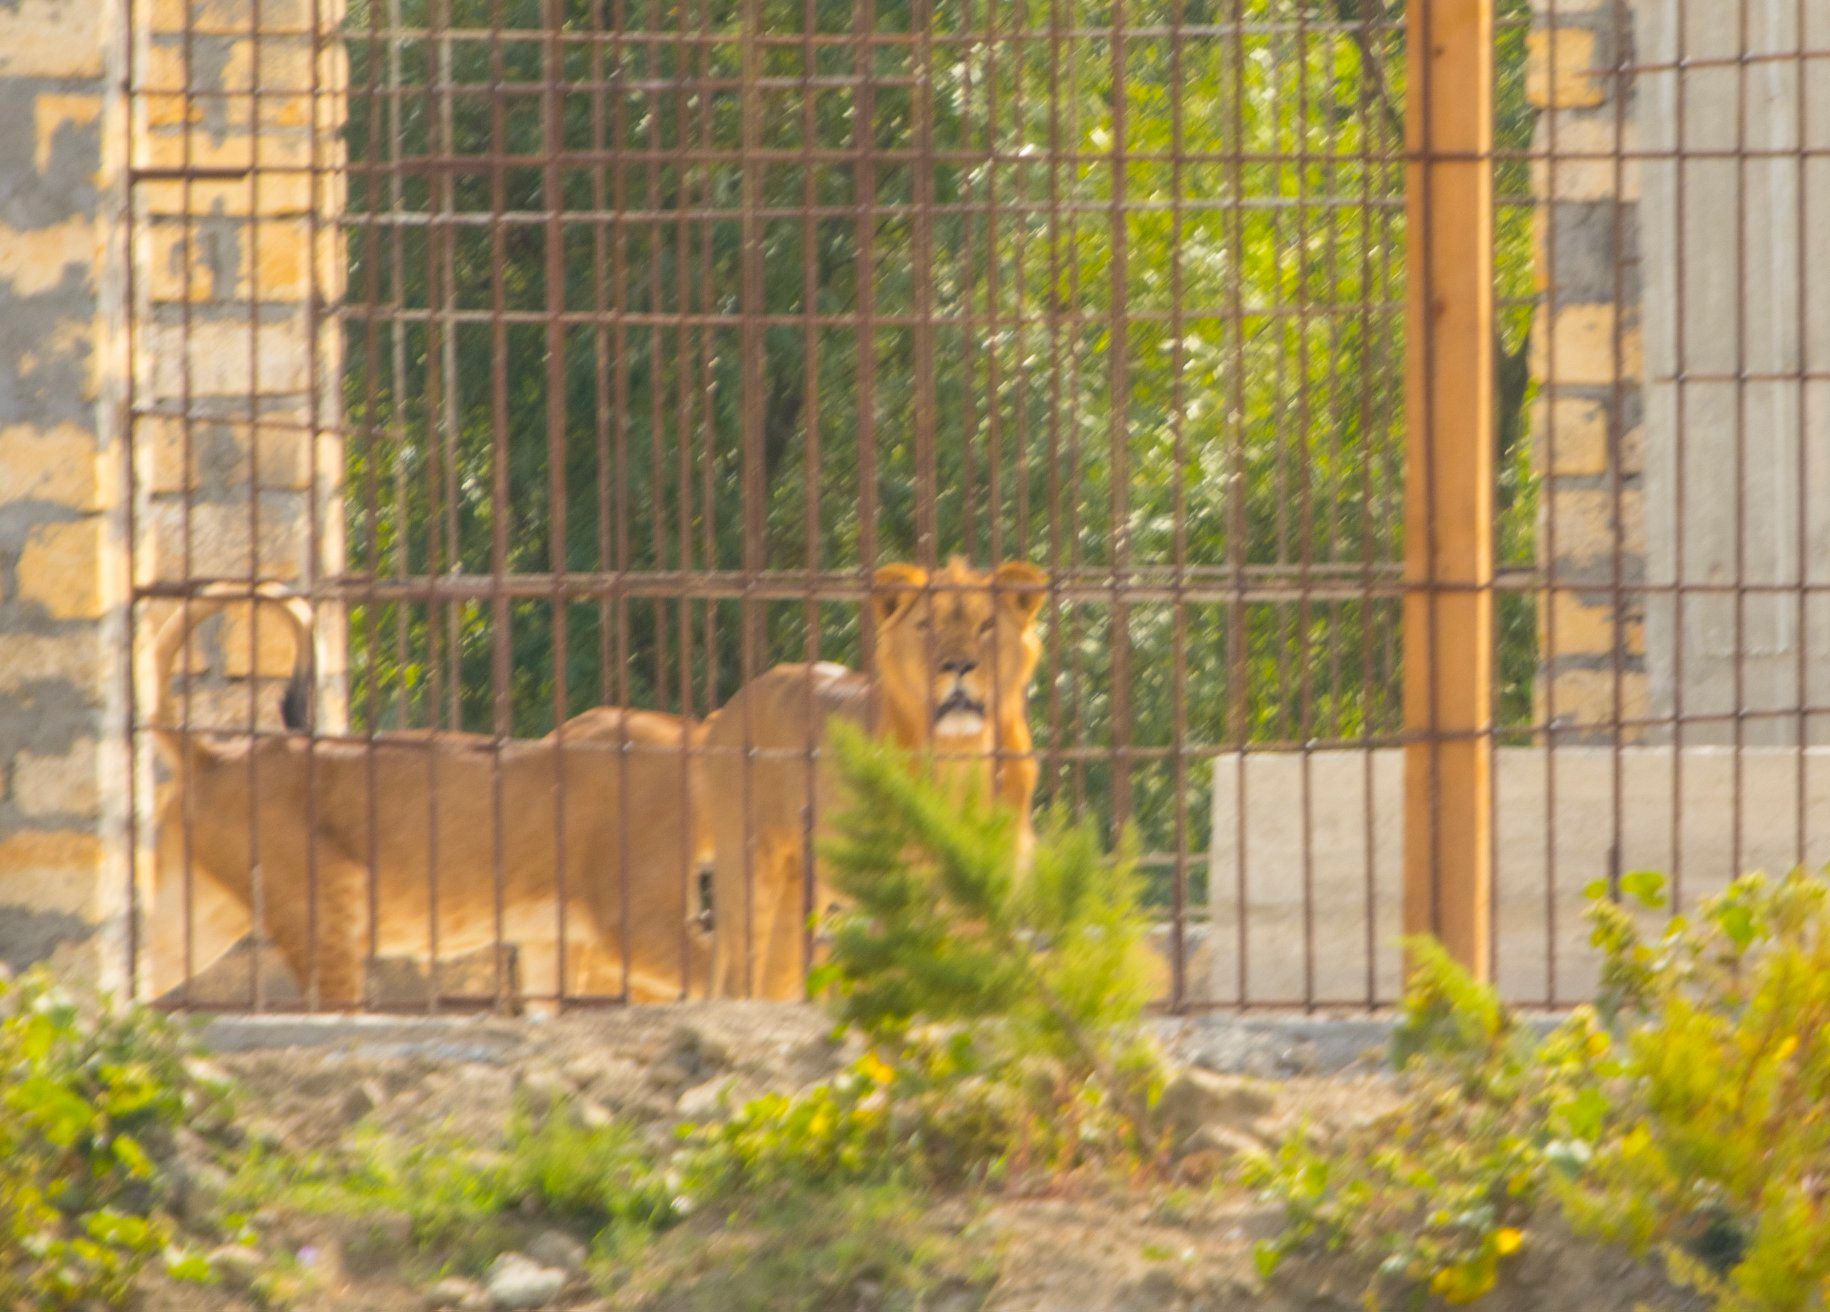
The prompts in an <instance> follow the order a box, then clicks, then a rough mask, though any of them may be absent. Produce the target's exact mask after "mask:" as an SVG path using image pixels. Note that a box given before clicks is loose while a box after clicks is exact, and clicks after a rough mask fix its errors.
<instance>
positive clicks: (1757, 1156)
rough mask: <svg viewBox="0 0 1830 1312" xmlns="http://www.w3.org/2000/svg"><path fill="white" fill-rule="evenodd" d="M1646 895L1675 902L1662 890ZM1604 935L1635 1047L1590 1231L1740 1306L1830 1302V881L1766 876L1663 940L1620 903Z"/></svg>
mask: <svg viewBox="0 0 1830 1312" xmlns="http://www.w3.org/2000/svg"><path fill="white" fill-rule="evenodd" d="M1638 891H1639V895H1640V900H1641V901H1642V902H1643V903H1644V904H1646V905H1648V906H1662V905H1663V889H1662V885H1661V884H1660V883H1659V881H1657V880H1654V879H1650V878H1646V879H1644V880H1643V881H1642V883H1641V885H1640V887H1639V890H1638ZM1594 923H1595V941H1596V942H1597V944H1599V945H1600V946H1601V947H1602V948H1603V949H1604V951H1605V953H1606V962H1607V969H1606V974H1605V992H1604V995H1603V1005H1604V1007H1605V1008H1606V1010H1607V1011H1608V1013H1609V1015H1610V1016H1611V1018H1612V1019H1613V1022H1614V1024H1615V1026H1616V1027H1617V1028H1618V1029H1619V1030H1620V1032H1621V1033H1622V1034H1623V1035H1624V1036H1625V1038H1624V1048H1625V1050H1624V1052H1623V1054H1622V1060H1621V1065H1622V1068H1623V1073H1622V1076H1621V1077H1620V1078H1617V1079H1615V1080H1613V1081H1611V1082H1610V1091H1611V1093H1612V1095H1613V1096H1612V1103H1613V1107H1612V1115H1611V1118H1610V1119H1611V1133H1609V1134H1608V1135H1607V1136H1606V1137H1605V1138H1604V1139H1602V1140H1601V1141H1600V1143H1599V1145H1598V1147H1597V1149H1596V1152H1595V1156H1594V1160H1593V1161H1591V1162H1590V1163H1589V1164H1588V1169H1587V1170H1585V1171H1584V1172H1583V1173H1582V1175H1581V1177H1580V1178H1579V1179H1578V1180H1576V1181H1575V1182H1574V1183H1573V1184H1572V1185H1571V1186H1570V1188H1569V1189H1568V1190H1567V1198H1566V1201H1567V1205H1568V1207H1569V1210H1570V1213H1571V1216H1572V1218H1573V1220H1574V1221H1575V1222H1576V1224H1577V1225H1578V1226H1579V1227H1580V1228H1582V1229H1584V1230H1586V1231H1588V1232H1589V1233H1592V1234H1595V1235H1598V1236H1602V1237H1605V1238H1608V1239H1613V1240H1618V1241H1622V1242H1625V1243H1628V1244H1631V1245H1632V1246H1633V1247H1635V1248H1636V1249H1639V1250H1641V1251H1644V1250H1647V1249H1650V1248H1654V1247H1656V1248H1657V1249H1658V1250H1659V1251H1661V1252H1662V1253H1664V1254H1665V1256H1666V1258H1667V1260H1668V1262H1669V1264H1670V1267H1671V1270H1672V1273H1673V1275H1674V1276H1676V1277H1677V1278H1678V1279H1679V1280H1680V1281H1682V1282H1683V1283H1685V1284H1688V1285H1691V1286H1692V1287H1694V1288H1696V1289H1698V1290H1700V1291H1702V1292H1704V1293H1706V1294H1708V1295H1709V1296H1710V1297H1711V1298H1712V1299H1713V1300H1714V1302H1715V1304H1716V1306H1718V1307H1720V1308H1722V1309H1725V1312H1792V1310H1794V1309H1798V1310H1800V1312H1802V1310H1803V1309H1807V1308H1822V1307H1824V1306H1825V1305H1826V1304H1827V1303H1830V1196H1827V1185H1830V1181H1827V1179H1826V1171H1827V1170H1830V1115H1827V1114H1826V1109H1827V1108H1830V885H1826V884H1825V882H1824V881H1823V880H1822V879H1819V878H1814V877H1809V876H1806V875H1803V874H1793V875H1791V876H1789V877H1787V878H1785V879H1781V880H1777V881H1773V880H1768V879H1765V878H1762V877H1760V876H1749V877H1748V878H1745V879H1742V880H1740V881H1738V882H1737V883H1735V884H1733V885H1732V886H1730V887H1729V888H1728V889H1727V890H1726V891H1725V892H1723V893H1721V894H1720V895H1718V896H1717V897H1715V898H1712V899H1711V900H1710V901H1708V902H1707V903H1705V904H1704V905H1703V906H1702V907H1701V908H1699V911H1698V914H1697V915H1696V916H1695V917H1694V918H1691V917H1683V916H1677V917H1673V918H1672V919H1671V920H1670V922H1669V923H1668V924H1667V926H1666V927H1665V929H1664V931H1663V932H1662V933H1660V934H1658V935H1656V936H1653V937H1648V936H1647V935H1646V934H1645V933H1643V932H1642V930H1641V929H1640V928H1639V925H1638V924H1637V923H1636V921H1635V918H1634V917H1633V916H1632V915H1630V914H1629V913H1628V912H1627V910H1626V909H1625V908H1624V907H1620V906H1615V905H1611V904H1608V903H1605V902H1602V903H1598V905H1597V907H1596V910H1595V912H1594Z"/></svg>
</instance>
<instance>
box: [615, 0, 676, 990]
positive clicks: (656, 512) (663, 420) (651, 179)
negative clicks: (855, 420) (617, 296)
mask: <svg viewBox="0 0 1830 1312" xmlns="http://www.w3.org/2000/svg"><path fill="white" fill-rule="evenodd" d="M649 17H650V18H651V19H654V20H657V22H656V30H653V31H651V32H649V33H648V36H649V38H650V39H649V40H648V41H646V42H645V43H644V45H643V50H644V52H645V53H646V55H647V73H648V81H649V84H650V86H652V87H654V88H656V89H655V90H654V91H651V92H650V93H649V94H650V95H651V96H652V97H653V103H654V109H653V111H652V112H650V113H648V114H646V115H644V116H643V118H644V119H645V121H646V123H647V129H648V130H647V138H648V144H647V150H646V151H645V152H644V154H645V155H646V158H647V169H646V174H647V180H648V209H649V212H650V214H651V215H653V216H654V217H652V218H651V219H650V220H649V223H648V249H647V258H646V259H645V260H644V261H643V264H644V265H645V266H646V267H647V270H648V312H649V314H650V315H652V316H653V318H652V320H651V321H650V322H649V324H648V325H647V340H648V361H649V370H648V372H649V380H650V381H649V388H648V411H649V413H648V487H649V491H650V495H649V496H648V497H646V498H644V500H645V502H646V509H647V512H648V529H649V540H650V542H651V543H652V545H651V547H650V552H651V555H650V560H651V562H652V563H653V566H654V568H656V569H663V568H665V567H666V560H667V532H666V516H665V514H664V502H663V499H662V496H661V487H662V479H663V477H664V473H663V471H664V468H665V465H666V455H667V439H666V432H667V388H666V386H665V385H664V383H665V377H666V375H665V371H664V358H663V356H662V352H661V346H662V341H663V338H662V328H661V323H662V316H663V315H665V314H666V310H665V308H664V307H665V306H666V303H667V290H668V289H667V287H666V286H665V284H664V282H663V280H662V276H661V253H662V250H663V249H664V242H665V232H666V230H665V228H664V226H663V224H664V220H663V219H662V217H661V216H662V215H663V214H664V213H665V211H666V208H667V201H666V199H665V197H664V194H663V190H662V185H661V184H662V160H663V144H664V142H663V138H662V135H661V118H662V116H661V113H660V108H661V105H662V104H663V103H664V102H663V101H662V98H661V92H660V90H659V88H660V87H662V86H664V85H665V84H666V80H667V79H666V75H665V74H664V72H663V70H662V67H661V54H662V48H661V41H660V37H661V35H662V31H663V30H664V29H663V28H662V27H661V24H663V23H665V22H666V21H667V20H666V18H665V10H664V9H663V8H662V7H661V6H656V7H655V8H654V9H653V11H652V12H651V13H650V15H649ZM676 21H677V20H676ZM675 52H676V55H677V53H678V47H677V46H676V48H675ZM671 72H672V75H673V76H674V78H675V79H676V80H682V79H680V77H679V74H680V69H679V68H678V67H677V66H676V67H675V68H674V69H672V70H671ZM678 203H679V204H681V205H682V206H683V205H684V200H682V201H680V202H678ZM674 222H675V223H676V224H677V225H680V226H684V225H685V223H686V219H685V217H684V216H681V217H679V218H676V219H675V220H674ZM680 304H681V306H682V307H683V308H684V304H685V302H684V301H681V302H680ZM681 440H682V441H684V440H685V434H684V433H682V434H681ZM652 614H653V616H654V642H653V652H652V655H653V657H654V695H655V698H656V699H657V700H658V701H659V702H661V703H662V704H663V705H664V704H666V702H667V701H668V700H669V698H668V690H667V679H668V674H669V670H668V666H667V649H668V646H669V644H670V641H671V635H670V634H669V632H668V622H667V621H668V615H667V608H666V607H664V606H660V605H655V606H653V610H652ZM624 959H625V960H627V959H628V954H627V953H624Z"/></svg>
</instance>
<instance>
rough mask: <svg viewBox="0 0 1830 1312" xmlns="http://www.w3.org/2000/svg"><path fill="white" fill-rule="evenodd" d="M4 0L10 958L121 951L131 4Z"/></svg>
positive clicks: (0, 474)
mask: <svg viewBox="0 0 1830 1312" xmlns="http://www.w3.org/2000/svg"><path fill="white" fill-rule="evenodd" d="M113 10H114V6H112V5H107V4H99V3H97V0H23V2H22V3H15V4H0V116H3V117H4V119H5V121H6V124H7V128H6V131H5V132H3V133H0V962H4V963H5V964H6V965H8V966H12V967H17V966H20V965H22V964H25V963H27V962H29V961H33V960H37V959H40V958H44V957H53V958H56V959H58V960H60V961H62V962H66V963H68V964H70V965H71V966H72V967H74V968H79V969H85V970H99V969H100V968H101V966H102V965H103V964H104V962H105V961H106V960H113V961H114V962H115V963H116V964H117V965H118V964H119V960H120V954H119V953H118V952H110V951H108V950H107V947H108V946H109V945H110V944H111V943H113V942H116V941H118V940H116V939H114V938H112V937H111V936H110V935H109V934H107V933H98V930H100V929H102V928H104V927H112V928H114V929H116V930H118V929H119V927H120V925H121V918H120V911H121V907H122V906H123V905H124V902H125V894H126V865H125V854H124V851H123V849H122V847H121V843H120V834H121V832H122V823H121V822H122V818H123V811H122V801H121V799H122V790H121V789H120V788H119V787H118V786H116V785H118V783H119V781H120V780H121V778H122V777H123V776H122V773H121V770H122V765H121V763H122V761H123V760H124V752H123V744H124V740H123V738H122V735H121V734H120V733H119V732H118V729H119V726H120V723H121V715H122V708H123V706H124V704H125V700H126V691H127V682H126V680H127V668H126V656H125V650H126V649H125V644H124V643H123V642H122V640H121V632H122V629H121V625H122V619H123V615H124V610H123V603H124V600H125V595H126V579H125V574H124V570H123V569H122V564H123V560H124V558H123V556H122V553H121V549H120V542H121V537H120V531H121V517H120V510H121V505H122V497H123V490H124V485H123V480H122V475H121V469H122V464H121V458H122V454H123V437H124V432H125V424H124V418H123V415H122V412H121V400H122V396H123V391H122V375H123V372H124V370H123V364H124V362H123V359H122V358H121V356H120V341H121V338H120V334H119V329H120V326H121V320H120V314H119V310H120V304H119V296H118V288H119V286H120V271H121V270H120V262H121V256H122V253H123V248H122V247H121V246H120V245H119V239H118V238H119V234H118V230H117V227H116V225H115V224H114V223H113V220H114V218H115V216H116V215H118V213H119V210H120V204H121V198H122V196H123V194H124V183H125V179H124V174H123V167H124V164H125V119H124V117H123V116H122V113H121V108H122V106H121V98H120V96H119V94H118V92H117V90H116V88H117V87H118V83H119V72H120V56H119V52H118V48H117V46H116V42H117V38H118V26H117V25H118V21H119V15H118V14H116V13H115V12H113Z"/></svg>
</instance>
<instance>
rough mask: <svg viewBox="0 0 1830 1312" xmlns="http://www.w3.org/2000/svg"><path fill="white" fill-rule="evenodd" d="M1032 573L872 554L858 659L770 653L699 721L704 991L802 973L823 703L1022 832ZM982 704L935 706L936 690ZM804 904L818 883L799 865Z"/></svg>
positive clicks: (820, 822)
mask: <svg viewBox="0 0 1830 1312" xmlns="http://www.w3.org/2000/svg"><path fill="white" fill-rule="evenodd" d="M1046 584H1047V576H1046V575H1044V574H1043V573H1042V571H1040V570H1038V569H1037V568H1035V567H1034V566H1033V565H1027V564H1020V563H1010V564H1006V565H1002V566H1000V567H999V568H997V569H996V570H994V571H993V572H992V573H991V574H990V575H985V574H981V573H978V572H975V571H973V570H971V569H969V568H967V567H966V565H965V564H964V563H963V562H960V561H958V560H955V561H953V562H952V563H950V564H949V565H948V566H947V567H946V569H944V570H941V571H939V572H938V573H936V574H934V575H933V576H932V577H930V576H929V575H928V573H927V572H926V571H924V570H921V569H919V568H917V567H915V566H913V565H901V564H898V565H886V566H884V567H883V568H882V569H880V570H878V571H877V574H876V576H875V579H874V580H873V590H872V595H871V597H870V599H869V603H868V604H869V605H870V606H871V608H872V612H873V615H874V618H875V622H876V634H877V641H876V654H875V661H874V668H873V670H872V673H871V674H870V675H868V676H867V675H863V674H858V673H856V672H854V671H851V670H847V669H845V668H844V667H842V666H837V665H826V664H820V665H781V666H777V667H776V668H774V669H772V670H770V671H769V672H767V673H766V674H763V675H762V676H760V677H759V678H756V679H754V680H752V681H751V682H750V683H748V684H746V685H745V686H744V687H743V688H742V689H740V690H739V691H738V693H737V695H736V696H735V697H734V698H732V699H731V701H729V702H728V703H726V704H725V706H724V707H723V708H722V709H721V710H720V711H719V713H718V715H717V718H716V722H715V723H714V724H712V725H711V726H710V728H709V730H708V732H707V734H706V737H705V756H704V762H705V774H704V779H705V786H706V796H707V797H708V798H715V799H716V801H717V804H716V806H714V807H711V808H709V809H710V811H711V824H712V846H713V850H714V857H713V860H714V863H715V864H714V876H713V893H712V905H713V908H714V912H713V921H714V927H713V939H714V946H713V962H712V993H713V996H716V997H762V998H773V999H794V998H799V997H801V996H802V994H803V992H804V989H805V979H806V968H807V963H806V960H805V956H806V953H805V950H804V945H805V938H806V936H805V933H804V930H805V926H806V923H807V912H808V910H809V909H810V908H809V906H808V899H807V889H808V869H809V867H808V853H809V851H810V847H809V843H810V842H814V843H817V842H818V840H819V833H820V831H822V830H824V829H825V827H826V825H827V824H828V822H829V821H830V818H831V816H832V814H833V812H834V810H835V807H837V806H838V805H841V804H842V803H841V801H840V799H839V798H838V797H837V795H836V792H837V790H836V781H835V780H834V779H833V777H832V771H831V768H830V766H828V765H824V764H819V763H818V761H820V760H830V754H823V755H822V756H821V757H819V758H815V756H814V751H815V749H818V748H819V747H820V746H821V745H822V744H823V743H824V741H825V736H826V725H827V723H828V722H829V721H830V720H832V719H834V718H842V719H846V720H850V721H852V722H853V723H857V724H862V725H866V726H868V727H869V728H870V729H871V731H872V732H874V733H877V734H879V735H881V736H883V737H886V738H888V739H890V740H891V741H893V742H896V743H899V744H901V745H902V746H903V747H906V748H909V749H911V750H912V751H918V752H924V753H927V752H931V753H932V756H933V759H934V765H935V768H937V769H938V770H940V771H941V772H942V773H943V774H954V775H956V776H958V775H972V776H975V777H977V778H978V779H979V780H980V781H981V783H982V785H983V786H984V787H985V788H987V789H988V790H990V791H991V792H992V793H994V794H995V796H996V797H997V798H998V799H999V800H1000V801H1002V802H1003V803H1005V804H1006V805H1009V806H1010V807H1012V808H1013V809H1014V810H1015V811H1016V812H1017V814H1018V815H1020V816H1021V817H1022V825H1023V838H1024V844H1025V847H1026V848H1027V843H1028V836H1029V812H1030V802H1031V798H1032V796H1033V794H1034V793H1035V788H1036V778H1037V769H1036V763H1035V758H1034V754H1033V744H1032V740H1031V737H1030V729H1029V708H1028V692H1029V685H1030V682H1031V680H1032V679H1033V678H1034V677H1035V670H1036V663H1037V660H1038V658H1039V657H1040V654H1041V644H1040V640H1039V638H1038V636H1037V634H1036V616H1037V612H1038V611H1039V610H1040V608H1041V605H1042V601H1043V595H1044V593H1043V590H1044V588H1045V587H1046ZM956 694H957V695H959V696H960V697H963V698H964V700H965V701H967V702H971V703H976V704H977V705H978V706H979V707H980V708H981V712H982V713H981V714H980V715H979V717H978V723H977V724H976V727H975V725H974V720H973V717H972V715H971V714H970V712H969V710H961V711H956V712H950V713H944V712H945V710H946V707H947V705H948V701H949V698H950V697H955V695H956ZM813 882H814V898H813V906H812V908H811V909H814V910H819V909H823V908H824V907H826V906H827V905H828V903H829V902H830V900H831V899H830V895H829V894H828V893H827V892H826V891H825V889H824V887H823V885H822V882H821V881H820V880H819V878H818V876H817V871H816V873H815V876H814V881H813Z"/></svg>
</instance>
